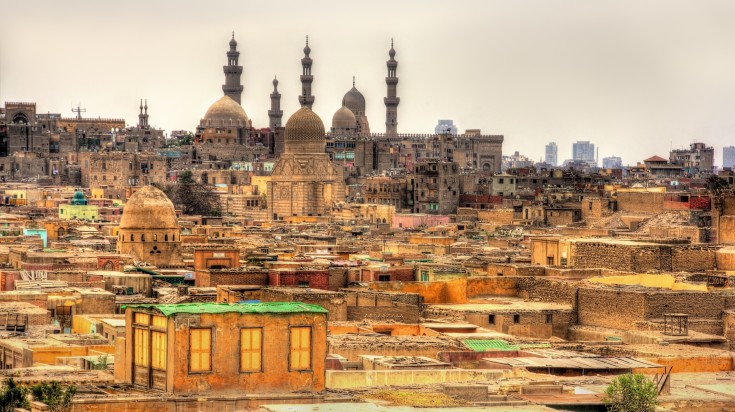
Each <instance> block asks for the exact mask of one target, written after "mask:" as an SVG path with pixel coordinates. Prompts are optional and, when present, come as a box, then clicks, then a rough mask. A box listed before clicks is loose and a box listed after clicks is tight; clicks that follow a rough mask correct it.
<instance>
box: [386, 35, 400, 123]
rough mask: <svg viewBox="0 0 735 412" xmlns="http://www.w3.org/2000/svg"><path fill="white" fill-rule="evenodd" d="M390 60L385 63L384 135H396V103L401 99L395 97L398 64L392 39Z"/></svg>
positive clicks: (389, 53) (389, 52)
mask: <svg viewBox="0 0 735 412" xmlns="http://www.w3.org/2000/svg"><path fill="white" fill-rule="evenodd" d="M388 56H390V59H389V60H388V62H387V63H386V65H387V66H388V77H386V78H385V84H387V85H388V96H387V97H386V98H385V99H383V101H384V102H385V133H386V134H398V103H400V101H401V99H399V98H398V97H396V86H398V76H396V69H397V68H398V62H397V61H396V59H395V58H394V57H395V56H396V51H395V50H394V49H393V39H390V51H388Z"/></svg>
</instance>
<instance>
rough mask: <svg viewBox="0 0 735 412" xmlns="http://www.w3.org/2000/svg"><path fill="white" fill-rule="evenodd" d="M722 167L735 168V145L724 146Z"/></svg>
mask: <svg viewBox="0 0 735 412" xmlns="http://www.w3.org/2000/svg"><path fill="white" fill-rule="evenodd" d="M722 167H734V168H735V146H725V147H723V148H722Z"/></svg>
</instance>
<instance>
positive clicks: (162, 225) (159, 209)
mask: <svg viewBox="0 0 735 412" xmlns="http://www.w3.org/2000/svg"><path fill="white" fill-rule="evenodd" d="M230 100H232V99H230ZM178 228H179V225H178V223H177V222H176V212H175V211H174V205H173V203H171V201H170V200H169V199H168V197H167V196H166V194H165V193H163V192H162V191H160V190H159V189H157V188H156V187H155V186H143V187H141V188H140V189H138V190H137V191H136V192H135V193H133V195H132V196H130V199H128V202H127V203H126V204H125V207H124V208H123V215H122V217H121V218H120V229H178Z"/></svg>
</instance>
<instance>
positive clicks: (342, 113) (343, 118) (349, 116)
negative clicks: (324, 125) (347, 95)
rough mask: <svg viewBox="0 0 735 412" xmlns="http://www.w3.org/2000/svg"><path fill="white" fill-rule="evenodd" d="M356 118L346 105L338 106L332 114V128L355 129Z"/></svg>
mask: <svg viewBox="0 0 735 412" xmlns="http://www.w3.org/2000/svg"><path fill="white" fill-rule="evenodd" d="M355 128H357V118H356V117H355V114H354V113H352V110H350V109H348V108H347V106H342V107H340V108H339V109H338V110H337V111H336V112H335V113H334V116H332V129H355Z"/></svg>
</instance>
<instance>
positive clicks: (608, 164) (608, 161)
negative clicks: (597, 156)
mask: <svg viewBox="0 0 735 412" xmlns="http://www.w3.org/2000/svg"><path fill="white" fill-rule="evenodd" d="M622 166H623V159H621V158H620V157H619V156H610V157H603V158H602V168H603V169H619V168H621V167H622Z"/></svg>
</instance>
